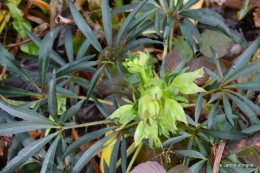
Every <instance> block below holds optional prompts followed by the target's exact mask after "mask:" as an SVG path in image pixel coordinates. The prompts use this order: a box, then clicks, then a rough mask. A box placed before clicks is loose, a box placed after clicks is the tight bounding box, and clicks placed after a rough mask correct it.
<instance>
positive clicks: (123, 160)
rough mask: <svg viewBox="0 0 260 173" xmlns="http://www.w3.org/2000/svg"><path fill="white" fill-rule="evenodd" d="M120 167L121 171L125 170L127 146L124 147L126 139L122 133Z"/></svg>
mask: <svg viewBox="0 0 260 173" xmlns="http://www.w3.org/2000/svg"><path fill="white" fill-rule="evenodd" d="M120 149H121V150H120V151H121V168H122V172H126V164H127V154H126V151H127V148H126V141H125V137H124V135H122V142H121V147H120Z"/></svg>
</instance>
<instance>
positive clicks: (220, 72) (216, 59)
mask: <svg viewBox="0 0 260 173" xmlns="http://www.w3.org/2000/svg"><path fill="white" fill-rule="evenodd" d="M210 51H211V53H212V58H213V61H214V64H215V65H216V67H217V69H218V74H219V75H220V78H222V77H223V75H222V71H221V67H220V64H219V61H218V57H217V53H216V51H215V50H214V49H213V48H212V47H210Z"/></svg>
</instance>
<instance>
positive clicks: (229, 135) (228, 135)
mask: <svg viewBox="0 0 260 173" xmlns="http://www.w3.org/2000/svg"><path fill="white" fill-rule="evenodd" d="M200 131H201V132H203V133H206V134H208V135H210V136H213V137H217V138H220V139H230V140H239V139H242V138H244V137H246V136H248V134H247V133H242V132H234V131H222V130H212V129H211V130H207V129H201V130H200Z"/></svg>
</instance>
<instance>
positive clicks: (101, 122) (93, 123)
mask: <svg viewBox="0 0 260 173" xmlns="http://www.w3.org/2000/svg"><path fill="white" fill-rule="evenodd" d="M108 123H111V120H102V121H95V122H91V123H84V124H77V125H75V126H71V127H64V130H66V129H72V128H80V127H88V126H95V125H99V124H108Z"/></svg>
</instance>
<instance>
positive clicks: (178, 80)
mask: <svg viewBox="0 0 260 173" xmlns="http://www.w3.org/2000/svg"><path fill="white" fill-rule="evenodd" d="M203 75H204V71H203V69H202V68H201V69H198V70H196V71H194V72H189V73H183V74H180V75H178V76H177V77H175V78H174V79H173V81H172V83H171V84H170V86H172V87H173V86H174V87H177V88H178V89H179V91H180V92H181V93H183V94H195V93H198V92H205V90H204V89H203V88H201V87H199V86H197V85H196V84H195V83H194V82H193V81H194V80H195V79H197V78H200V77H203Z"/></svg>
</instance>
